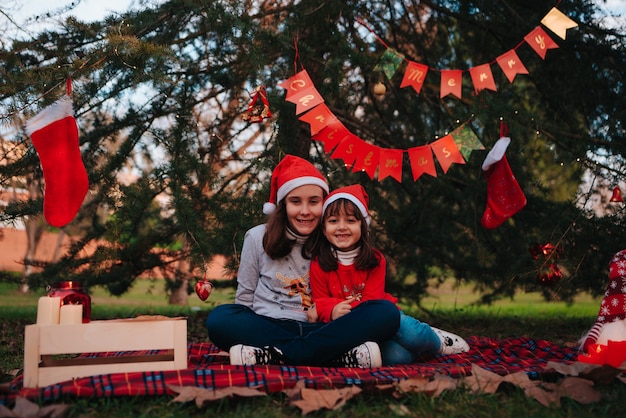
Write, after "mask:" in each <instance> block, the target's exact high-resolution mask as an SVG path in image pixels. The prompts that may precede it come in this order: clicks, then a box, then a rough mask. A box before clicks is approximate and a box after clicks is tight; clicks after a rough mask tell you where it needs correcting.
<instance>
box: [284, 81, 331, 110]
mask: <svg viewBox="0 0 626 418" xmlns="http://www.w3.org/2000/svg"><path fill="white" fill-rule="evenodd" d="M286 100H287V101H288V102H291V103H295V104H296V115H299V114H301V113H304V112H306V111H307V110H311V109H313V108H314V107H315V106H317V105H318V104H320V103H324V98H323V97H322V95H321V94H320V93H319V92H318V91H317V89H316V88H315V87H311V88H309V89H307V90H304V91H301V92H300V93H298V94H294V95H292V96H291V97H290V98H288V99H286Z"/></svg>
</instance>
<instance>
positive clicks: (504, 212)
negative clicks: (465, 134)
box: [481, 121, 526, 229]
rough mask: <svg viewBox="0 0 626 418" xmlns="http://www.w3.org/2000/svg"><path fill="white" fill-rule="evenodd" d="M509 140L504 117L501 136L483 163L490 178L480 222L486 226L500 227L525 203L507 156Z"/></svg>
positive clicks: (488, 178) (501, 123) (491, 227)
mask: <svg viewBox="0 0 626 418" xmlns="http://www.w3.org/2000/svg"><path fill="white" fill-rule="evenodd" d="M510 143H511V138H510V137H509V127H508V125H507V124H506V122H504V121H501V122H500V139H498V140H497V141H496V143H495V145H494V146H493V148H492V149H491V151H489V153H488V154H487V157H486V158H485V161H484V162H483V165H482V169H483V171H484V172H485V177H486V178H487V207H486V209H485V212H484V214H483V217H482V219H481V224H482V225H483V227H485V228H487V229H494V228H497V227H499V226H500V225H502V224H503V223H504V222H505V221H506V220H507V219H509V218H510V217H512V216H513V215H515V214H516V213H517V212H519V211H520V210H522V208H523V207H524V206H526V196H525V195H524V192H523V191H522V188H521V187H520V185H519V183H518V182H517V180H516V179H515V176H514V175H513V172H512V171H511V167H510V166H509V162H508V161H507V159H506V149H507V148H508V146H509V144H510Z"/></svg>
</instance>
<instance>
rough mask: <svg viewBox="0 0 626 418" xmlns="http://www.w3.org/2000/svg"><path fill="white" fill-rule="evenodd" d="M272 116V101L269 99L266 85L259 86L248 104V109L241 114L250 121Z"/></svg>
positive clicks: (260, 120) (259, 120)
mask: <svg viewBox="0 0 626 418" xmlns="http://www.w3.org/2000/svg"><path fill="white" fill-rule="evenodd" d="M271 117H272V112H271V110H270V103H269V101H268V100H267V93H266V92H265V86H259V87H257V88H256V90H255V92H254V94H253V95H252V99H251V100H250V104H249V105H248V110H247V111H246V112H245V113H244V114H243V115H242V116H241V118H242V119H243V120H245V121H248V122H262V121H263V119H267V118H271Z"/></svg>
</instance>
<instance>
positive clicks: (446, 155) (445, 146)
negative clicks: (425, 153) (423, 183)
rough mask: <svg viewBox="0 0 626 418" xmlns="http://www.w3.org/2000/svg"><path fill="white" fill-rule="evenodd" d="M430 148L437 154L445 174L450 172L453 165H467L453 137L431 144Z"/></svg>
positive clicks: (445, 137) (446, 137)
mask: <svg viewBox="0 0 626 418" xmlns="http://www.w3.org/2000/svg"><path fill="white" fill-rule="evenodd" d="M430 148H431V149H432V150H433V152H434V153H435V156H436V157H437V161H439V165H440V166H441V169H442V170H443V172H444V173H447V172H448V169H449V168H450V166H451V165H452V164H455V163H456V164H465V159H464V158H463V155H461V152H460V151H459V148H458V147H457V146H456V144H455V143H454V138H452V135H446V136H444V137H443V138H441V139H439V140H437V141H435V142H433V143H432V144H430Z"/></svg>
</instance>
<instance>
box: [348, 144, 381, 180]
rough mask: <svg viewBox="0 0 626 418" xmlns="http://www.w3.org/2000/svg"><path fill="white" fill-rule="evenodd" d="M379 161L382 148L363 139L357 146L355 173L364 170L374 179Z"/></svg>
mask: <svg viewBox="0 0 626 418" xmlns="http://www.w3.org/2000/svg"><path fill="white" fill-rule="evenodd" d="M379 161H380V148H379V147H377V146H376V145H372V144H368V143H367V142H365V141H363V142H361V143H360V144H359V146H358V147H357V155H356V160H355V161H354V167H353V168H352V171H353V172H355V173H356V172H359V171H364V172H365V173H367V175H368V176H369V177H370V179H372V180H373V179H374V176H375V175H376V169H377V168H378V163H379Z"/></svg>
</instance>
